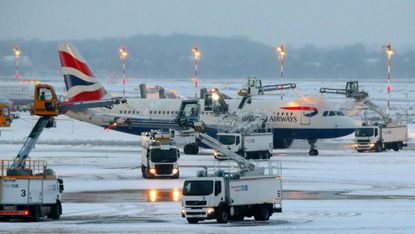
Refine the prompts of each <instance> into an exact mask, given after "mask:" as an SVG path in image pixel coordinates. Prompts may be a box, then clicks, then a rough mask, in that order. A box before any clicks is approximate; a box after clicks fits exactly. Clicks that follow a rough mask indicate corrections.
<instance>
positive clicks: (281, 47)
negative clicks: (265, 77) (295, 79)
mask: <svg viewBox="0 0 415 234" xmlns="http://www.w3.org/2000/svg"><path fill="white" fill-rule="evenodd" d="M276 50H277V55H278V60H279V61H280V79H281V100H282V98H283V96H284V93H283V89H282V84H283V79H284V58H285V48H284V45H283V44H280V45H279V46H277V49H276Z"/></svg>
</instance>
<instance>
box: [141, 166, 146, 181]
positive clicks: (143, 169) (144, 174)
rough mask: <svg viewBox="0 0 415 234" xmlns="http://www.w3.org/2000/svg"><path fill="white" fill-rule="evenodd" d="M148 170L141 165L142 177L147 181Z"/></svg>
mask: <svg viewBox="0 0 415 234" xmlns="http://www.w3.org/2000/svg"><path fill="white" fill-rule="evenodd" d="M146 172H147V168H146V167H145V166H144V165H141V175H142V176H143V178H144V179H147V173H146Z"/></svg>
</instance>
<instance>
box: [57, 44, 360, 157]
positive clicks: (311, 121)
mask: <svg viewBox="0 0 415 234" xmlns="http://www.w3.org/2000/svg"><path fill="white" fill-rule="evenodd" d="M58 49H59V57H60V61H61V66H62V74H63V77H64V81H65V85H66V90H67V97H68V98H69V101H86V100H99V99H102V98H107V97H110V95H109V94H108V93H107V91H106V90H105V88H104V87H103V86H102V85H101V84H100V83H99V82H98V80H97V78H96V77H95V75H94V74H93V72H92V70H91V69H90V67H89V66H88V65H87V63H86V61H85V59H84V58H83V57H82V56H81V54H80V53H79V52H78V51H77V49H76V48H75V47H74V46H73V45H71V44H70V43H59V45H58ZM240 102H241V99H227V100H226V103H227V104H228V113H233V112H237V111H238V106H239V104H240ZM180 104H181V100H178V99H156V100H154V99H139V98H135V99H128V102H127V103H125V104H120V105H116V106H114V107H113V108H112V109H107V108H93V109H88V110H85V111H77V112H73V111H71V112H67V113H66V114H67V115H68V116H69V117H72V118H74V119H78V120H81V121H85V122H88V123H91V124H95V125H99V126H102V127H108V126H110V125H111V124H114V123H117V122H120V121H121V120H122V121H124V122H126V121H130V120H134V118H140V119H142V118H148V119H150V120H151V119H152V118H153V119H164V118H165V119H171V118H174V117H175V116H177V111H178V110H179V107H180ZM214 109H215V108H214V106H212V103H211V102H209V100H205V101H204V102H202V103H201V112H200V114H201V120H202V121H204V122H205V123H206V125H209V124H212V125H213V124H214V123H215V122H216V123H217V122H218V121H221V119H222V118H223V115H218V114H216V113H215V112H214ZM243 110H244V111H247V112H256V113H265V114H266V115H267V122H266V126H265V127H266V129H267V130H268V131H271V132H272V133H273V139H274V148H277V146H278V145H279V144H280V143H281V142H285V143H288V144H286V145H288V147H289V145H290V144H291V143H292V141H293V139H305V140H308V143H309V144H310V151H309V155H312V156H314V155H318V150H317V149H316V146H315V144H316V141H317V139H327V138H337V137H342V136H346V135H349V134H351V133H353V132H354V130H355V129H356V128H357V126H356V124H355V122H354V121H353V119H351V118H350V117H348V116H345V115H344V114H343V113H342V112H341V111H340V110H338V109H337V108H336V107H335V106H332V105H330V104H329V103H327V102H326V101H325V99H324V98H323V97H303V98H299V99H297V100H280V99H278V98H270V97H266V98H264V97H255V96H254V97H252V98H251V100H250V102H248V103H247V104H245V105H244V106H243ZM113 129H114V130H116V131H121V132H125V133H130V134H134V135H140V134H141V132H145V131H149V130H150V129H147V128H143V127H139V126H137V127H131V126H128V125H126V126H123V125H118V126H117V127H115V128H113ZM216 133H217V129H209V130H208V134H209V135H212V136H214V135H216ZM193 145H195V144H193ZM194 147H197V145H196V146H194ZM195 152H197V151H195Z"/></svg>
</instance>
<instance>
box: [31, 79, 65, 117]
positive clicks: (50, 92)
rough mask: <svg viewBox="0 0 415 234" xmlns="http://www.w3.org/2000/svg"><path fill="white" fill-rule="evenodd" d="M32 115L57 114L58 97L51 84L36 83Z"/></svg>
mask: <svg viewBox="0 0 415 234" xmlns="http://www.w3.org/2000/svg"><path fill="white" fill-rule="evenodd" d="M32 115H39V116H57V115H59V110H58V98H57V96H56V93H55V90H54V89H53V88H52V86H50V85H46V84H38V85H36V86H35V94H34V103H33V108H32Z"/></svg>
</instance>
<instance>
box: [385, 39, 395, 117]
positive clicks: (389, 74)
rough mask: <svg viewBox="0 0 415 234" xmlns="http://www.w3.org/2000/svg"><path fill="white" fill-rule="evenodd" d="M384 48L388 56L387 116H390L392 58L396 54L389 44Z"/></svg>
mask: <svg viewBox="0 0 415 234" xmlns="http://www.w3.org/2000/svg"><path fill="white" fill-rule="evenodd" d="M383 48H385V52H386V55H387V56H388V86H387V90H388V100H387V112H386V113H387V114H388V115H389V114H390V105H389V103H390V92H391V83H390V81H391V56H392V55H393V54H394V53H395V51H394V49H393V48H392V46H391V44H390V43H388V44H386V45H384V46H383Z"/></svg>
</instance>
